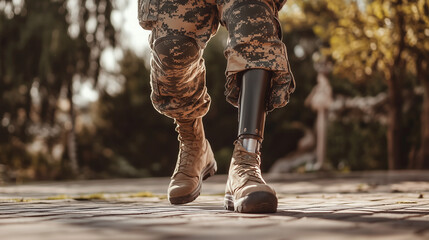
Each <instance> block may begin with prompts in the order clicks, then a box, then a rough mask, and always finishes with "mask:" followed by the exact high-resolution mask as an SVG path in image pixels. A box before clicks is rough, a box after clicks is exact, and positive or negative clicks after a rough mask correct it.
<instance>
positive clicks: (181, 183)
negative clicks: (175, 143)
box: [168, 118, 217, 204]
mask: <svg viewBox="0 0 429 240" xmlns="http://www.w3.org/2000/svg"><path fill="white" fill-rule="evenodd" d="M175 123H176V124H177V127H176V131H177V132H178V133H179V137H178V140H179V155H178V157H177V163H176V168H175V170H174V172H173V176H172V177H171V181H170V185H169V187H168V200H169V201H170V203H171V204H185V203H189V202H192V201H194V200H195V199H196V198H197V197H198V196H199V195H200V192H201V185H202V181H203V180H205V179H207V178H208V177H210V176H212V175H214V174H215V172H216V170H217V165H216V161H215V158H214V154H213V151H212V149H211V147H210V144H209V142H208V141H207V139H206V137H205V134H204V128H203V122H202V118H197V119H191V120H179V119H175Z"/></svg>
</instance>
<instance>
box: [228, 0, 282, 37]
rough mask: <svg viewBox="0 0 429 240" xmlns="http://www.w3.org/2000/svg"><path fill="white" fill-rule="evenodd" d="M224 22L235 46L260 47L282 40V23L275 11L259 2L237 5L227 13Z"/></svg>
mask: <svg viewBox="0 0 429 240" xmlns="http://www.w3.org/2000/svg"><path fill="white" fill-rule="evenodd" d="M224 20H225V22H226V26H227V28H228V32H229V36H230V39H231V41H232V44H233V45H234V43H235V44H240V43H251V44H252V45H258V43H261V44H263V43H264V42H267V41H272V40H273V39H281V38H282V33H281V27H280V23H279V21H278V20H277V18H276V16H275V14H274V13H273V10H272V9H271V8H270V7H269V6H268V5H266V4H265V3H263V2H259V1H257V0H251V1H248V2H244V3H243V2H242V3H241V4H240V3H238V4H236V5H235V6H233V7H232V8H231V9H230V10H229V11H228V12H227V13H226V15H225V19H224Z"/></svg>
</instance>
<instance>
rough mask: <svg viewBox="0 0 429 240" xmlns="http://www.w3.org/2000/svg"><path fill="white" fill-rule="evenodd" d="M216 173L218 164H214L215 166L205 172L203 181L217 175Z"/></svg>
mask: <svg viewBox="0 0 429 240" xmlns="http://www.w3.org/2000/svg"><path fill="white" fill-rule="evenodd" d="M216 171H217V165H216V162H213V164H212V165H211V166H210V167H208V168H207V170H206V171H205V174H204V175H203V181H204V180H206V179H207V178H209V177H211V176H213V175H215V173H216Z"/></svg>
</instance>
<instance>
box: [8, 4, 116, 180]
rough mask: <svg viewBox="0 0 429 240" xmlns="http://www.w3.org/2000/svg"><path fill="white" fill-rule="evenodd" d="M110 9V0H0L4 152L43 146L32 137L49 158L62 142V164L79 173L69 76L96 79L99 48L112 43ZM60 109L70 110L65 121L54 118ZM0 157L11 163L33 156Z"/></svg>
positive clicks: (24, 163)
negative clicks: (64, 159) (65, 156)
mask: <svg viewBox="0 0 429 240" xmlns="http://www.w3.org/2000/svg"><path fill="white" fill-rule="evenodd" d="M112 10H113V2H112V0H79V1H68V0H55V1H54V0H38V1H25V0H14V1H12V0H0V43H1V48H2V50H1V51H0V78H1V81H0V98H1V100H0V118H1V119H2V126H1V128H0V129H1V130H0V131H1V133H2V134H1V139H0V141H1V142H0V147H1V148H4V149H8V151H6V152H5V151H2V154H5V155H7V156H11V155H15V154H18V155H19V154H20V153H22V152H27V150H28V148H31V147H37V148H38V149H39V150H38V152H43V149H40V148H45V147H41V146H40V144H39V145H37V146H36V145H35V143H42V145H43V144H46V149H45V150H46V151H45V153H46V154H45V157H46V158H47V161H48V163H49V162H51V163H52V162H53V161H54V157H53V155H55V154H54V152H55V148H54V146H55V145H57V144H58V143H60V145H63V146H66V148H67V149H68V153H69V154H68V160H69V164H64V163H63V166H65V167H66V168H69V169H71V170H72V171H73V172H74V174H76V173H77V167H78V166H77V159H76V157H75V156H76V149H75V140H74V122H75V121H74V119H75V113H74V105H73V100H72V98H73V96H74V94H73V82H74V81H88V80H92V81H94V82H95V83H96V82H97V80H98V76H99V73H100V71H101V67H100V57H101V54H102V52H103V49H105V48H107V47H110V46H115V45H116V40H115V36H116V35H115V32H116V31H115V29H114V28H113V25H112V22H111V13H112ZM61 99H64V100H66V103H67V104H62V105H61V101H60V100H61ZM67 101H68V102H67ZM60 106H62V109H61V108H60ZM59 110H62V111H68V115H69V116H68V118H69V120H68V121H65V122H64V121H63V122H60V121H58V118H57V117H58V114H59V112H60V111H59ZM35 136H37V138H41V137H43V138H44V139H43V141H38V142H35V141H36V140H37V139H34V137H35ZM60 158H61V159H62V157H60ZM1 159H2V163H4V164H7V165H8V166H9V167H11V169H16V168H25V167H28V165H29V164H30V165H31V164H36V163H34V162H33V163H30V162H29V161H28V160H25V159H28V157H22V158H9V157H6V156H2V157H1ZM10 159H15V160H14V162H13V161H10ZM67 166H68V167H67ZM36 171H37V170H36ZM51 177H52V176H51Z"/></svg>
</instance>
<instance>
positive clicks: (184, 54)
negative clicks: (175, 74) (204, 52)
mask: <svg viewBox="0 0 429 240" xmlns="http://www.w3.org/2000/svg"><path fill="white" fill-rule="evenodd" d="M153 53H154V54H153V55H154V60H155V61H157V62H158V63H159V64H160V67H162V68H163V69H164V70H168V69H185V68H187V67H189V66H190V65H191V64H192V63H194V62H196V61H197V60H198V59H199V58H200V54H201V49H200V47H199V46H198V44H197V41H196V40H195V39H193V38H191V37H188V36H184V35H169V36H165V37H161V38H158V39H157V40H155V42H154V44H153Z"/></svg>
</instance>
